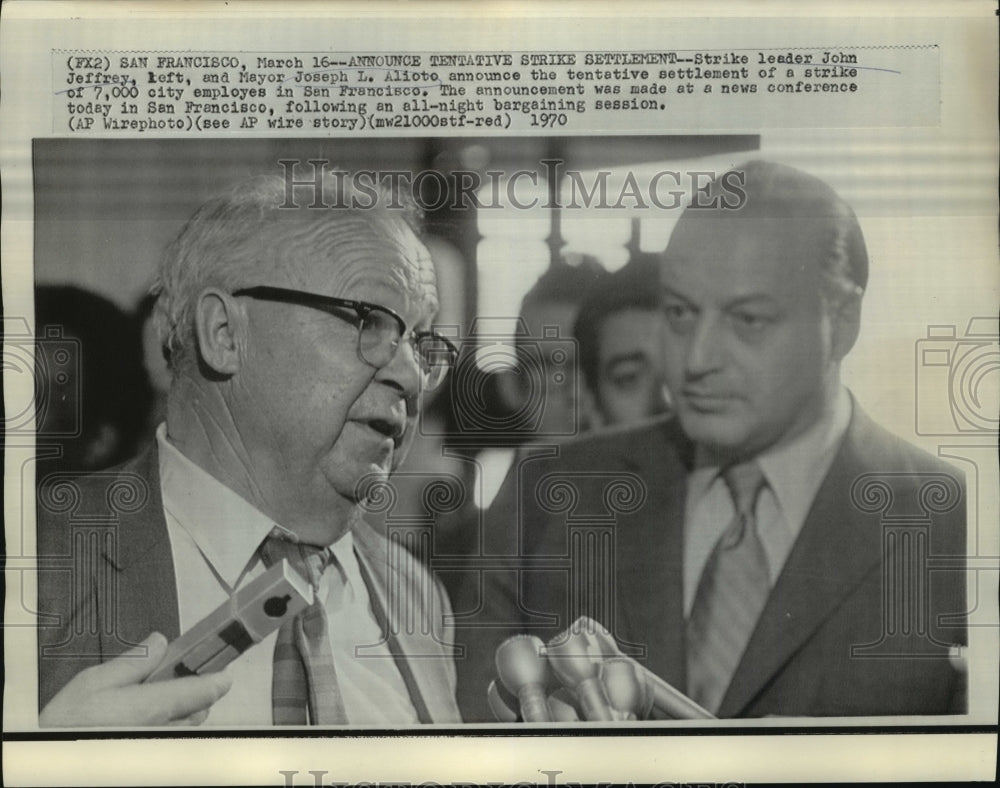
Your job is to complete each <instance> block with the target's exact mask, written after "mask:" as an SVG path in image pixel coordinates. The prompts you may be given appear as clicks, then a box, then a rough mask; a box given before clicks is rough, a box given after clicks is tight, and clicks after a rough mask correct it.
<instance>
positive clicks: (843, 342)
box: [830, 288, 864, 361]
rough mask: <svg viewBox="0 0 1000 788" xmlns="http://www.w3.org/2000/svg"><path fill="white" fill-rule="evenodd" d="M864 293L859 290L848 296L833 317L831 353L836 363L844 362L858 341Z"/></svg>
mask: <svg viewBox="0 0 1000 788" xmlns="http://www.w3.org/2000/svg"><path fill="white" fill-rule="evenodd" d="M863 295H864V291H863V290H862V289H861V288H858V289H857V290H856V291H855V292H853V293H852V294H851V295H849V296H847V298H845V299H844V300H843V301H841V302H840V305H839V306H838V307H837V309H836V311H835V312H834V313H833V315H832V316H831V322H832V325H831V326H830V331H831V337H830V339H831V352H832V354H833V358H834V360H835V361H841V360H843V358H844V356H846V355H847V354H848V353H849V352H850V351H851V348H853V347H854V343H855V342H857V341H858V332H859V331H860V330H861V298H862V296H863Z"/></svg>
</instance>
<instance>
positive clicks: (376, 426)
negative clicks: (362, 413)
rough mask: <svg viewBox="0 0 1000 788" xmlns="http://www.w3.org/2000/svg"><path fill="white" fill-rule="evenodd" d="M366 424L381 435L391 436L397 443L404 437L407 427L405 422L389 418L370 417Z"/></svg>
mask: <svg viewBox="0 0 1000 788" xmlns="http://www.w3.org/2000/svg"><path fill="white" fill-rule="evenodd" d="M365 424H367V425H368V426H369V427H370V428H371V429H373V430H375V432H377V433H378V434H379V435H383V436H385V437H386V438H389V439H390V440H391V441H392V442H393V443H395V444H398V443H399V442H400V441H401V440H402V439H403V432H404V431H405V429H406V426H405V425H404V424H401V423H400V422H398V421H391V420H389V419H378V418H376V419H368V420H367V421H366V422H365Z"/></svg>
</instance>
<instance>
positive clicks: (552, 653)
mask: <svg viewBox="0 0 1000 788" xmlns="http://www.w3.org/2000/svg"><path fill="white" fill-rule="evenodd" d="M595 645H597V646H599V645H600V644H599V643H596V642H594V643H592V642H591V640H590V638H588V636H587V634H586V633H585V632H582V631H576V632H573V631H570V630H567V631H566V632H563V633H562V634H560V635H557V636H556V637H554V638H553V639H552V640H550V641H549V645H548V648H547V649H546V653H547V654H548V658H549V664H550V665H551V666H552V672H553V673H555V674H556V677H557V678H558V679H559V680H560V681H561V682H562V683H563V684H564V685H565V686H566V687H567V688H568V689H570V690H571V691H573V692H574V693H575V694H576V697H577V699H578V700H579V701H580V706H581V707H582V711H583V715H584V717H585V718H586V719H587V720H590V721H602V722H610V721H612V720H614V716H613V715H612V714H611V707H610V705H609V703H608V697H607V694H606V693H605V691H604V684H603V683H601V680H600V677H599V671H600V654H599V653H598V654H597V655H596V656H597V659H596V661H595V659H594V655H593V647H594V646H595Z"/></svg>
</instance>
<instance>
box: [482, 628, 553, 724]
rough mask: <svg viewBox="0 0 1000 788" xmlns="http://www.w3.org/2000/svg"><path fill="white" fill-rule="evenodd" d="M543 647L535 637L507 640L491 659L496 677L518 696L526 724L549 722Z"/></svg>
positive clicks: (517, 636) (524, 636) (546, 673)
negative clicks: (493, 661) (495, 668)
mask: <svg viewBox="0 0 1000 788" xmlns="http://www.w3.org/2000/svg"><path fill="white" fill-rule="evenodd" d="M544 648H545V644H544V643H542V641H541V638H538V637H535V636H534V635H514V636H513V637H509V638H507V640H505V641H504V642H503V643H501V644H500V646H499V647H498V648H497V650H496V654H495V655H494V657H495V661H496V666H497V673H499V674H500V681H501V683H502V684H503V686H504V688H505V689H506V690H507V691H508V692H510V693H511V694H513V695H517V699H518V702H519V703H520V706H521V717H522V718H523V719H524V721H525V722H551V721H552V718H551V716H550V715H549V705H548V702H547V700H546V697H545V680H546V678H547V675H548V667H547V665H546V662H545V658H544V657H543V656H542V650H543V649H544Z"/></svg>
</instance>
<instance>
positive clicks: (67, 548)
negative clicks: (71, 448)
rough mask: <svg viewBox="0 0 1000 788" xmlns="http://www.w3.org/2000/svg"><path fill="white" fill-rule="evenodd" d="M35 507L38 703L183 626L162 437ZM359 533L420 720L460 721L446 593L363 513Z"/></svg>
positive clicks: (56, 489)
mask: <svg viewBox="0 0 1000 788" xmlns="http://www.w3.org/2000/svg"><path fill="white" fill-rule="evenodd" d="M37 519H38V554H39V556H40V571H39V581H38V613H39V630H38V649H39V651H38V684H39V709H41V708H43V707H44V706H45V704H46V703H47V702H48V701H49V700H50V699H51V698H52V696H53V695H54V694H55V693H56V692H57V691H58V690H59V689H60V688H62V686H63V685H65V684H66V682H67V681H69V679H70V678H72V677H73V676H74V675H75V674H76V673H78V672H79V671H80V670H82V669H84V668H86V667H88V666H90V665H96V664H98V663H101V662H104V661H105V660H107V659H110V658H111V657H114V656H115V655H117V654H120V653H122V652H123V651H125V650H127V649H129V648H130V647H131V646H132V645H134V644H136V643H139V642H140V641H142V640H143V639H144V638H146V637H147V636H148V635H149V634H150V633H151V632H153V631H159V632H162V633H163V634H164V635H165V636H166V637H167V639H168V640H172V639H174V638H176V637H177V636H178V635H179V634H180V630H179V623H178V612H177V583H178V582H183V578H178V577H177V575H176V574H175V572H174V566H173V559H172V556H171V551H170V541H169V537H168V535H167V526H166V520H165V518H164V514H163V502H162V498H161V495H160V478H159V461H158V454H157V451H156V449H155V448H153V449H151V450H150V451H148V452H146V453H145V454H144V455H142V456H140V457H138V458H136V459H135V460H132V461H131V462H128V463H126V464H125V465H123V466H120V467H119V468H115V469H112V470H110V471H105V472H101V473H95V474H88V475H72V474H64V475H60V476H56V477H54V478H50V479H47V480H46V483H45V484H43V486H42V488H41V490H40V492H39V500H38V518H37ZM354 540H355V541H354V544H355V551H356V553H357V555H358V558H359V561H360V564H361V567H362V570H363V573H364V574H365V575H366V581H367V582H368V585H369V592H370V595H371V596H372V606H373V609H375V610H376V617H377V618H379V620H380V623H381V624H382V628H383V632H384V633H386V632H387V637H388V641H389V647H390V649H391V651H392V652H393V654H394V656H395V657H396V664H397V666H398V667H399V669H400V673H401V675H402V677H403V680H404V682H405V683H406V685H407V688H408V689H409V692H410V698H411V700H412V702H413V704H414V707H415V708H416V710H417V712H418V715H419V716H420V719H421V721H423V722H458V721H460V717H459V714H458V708H457V706H456V703H455V668H454V661H453V659H452V646H451V643H452V636H451V632H450V626H448V625H447V623H448V622H449V621H450V606H449V603H448V598H447V596H446V595H445V594H444V593H443V592H442V590H441V589H440V587H439V586H438V585H437V584H435V583H433V582H431V580H430V577H429V576H428V575H427V573H426V572H425V571H424V570H423V568H422V567H421V565H420V564H419V563H418V562H417V561H415V560H413V559H412V558H410V557H408V555H404V554H403V553H401V552H399V551H400V550H401V548H396V547H392V548H391V547H390V546H389V544H388V542H387V541H386V540H385V539H384V538H383V537H382V536H381V535H380V534H378V533H376V532H375V531H374V530H372V529H371V528H370V527H368V526H367V525H366V524H364V523H362V524H360V525H359V526H358V527H357V528H356V529H355V531H354ZM390 556H393V557H392V558H390ZM379 608H381V610H379ZM383 612H384V613H385V614H384V615H380V613H383Z"/></svg>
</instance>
